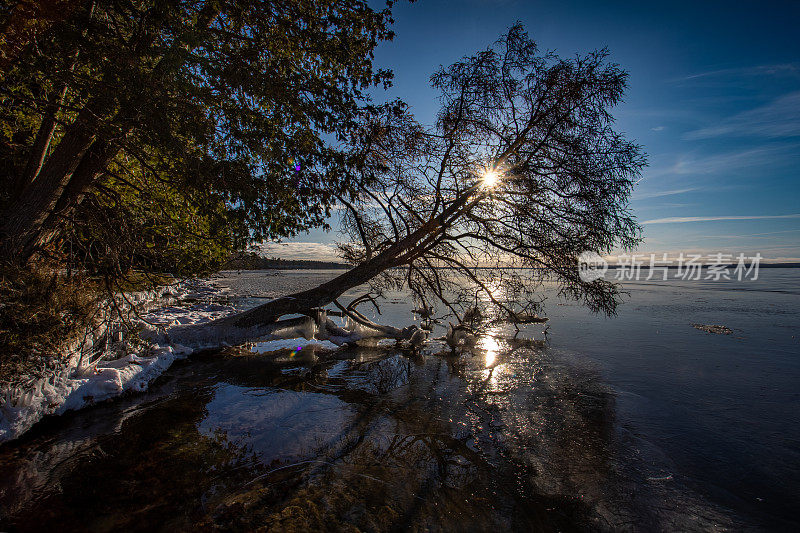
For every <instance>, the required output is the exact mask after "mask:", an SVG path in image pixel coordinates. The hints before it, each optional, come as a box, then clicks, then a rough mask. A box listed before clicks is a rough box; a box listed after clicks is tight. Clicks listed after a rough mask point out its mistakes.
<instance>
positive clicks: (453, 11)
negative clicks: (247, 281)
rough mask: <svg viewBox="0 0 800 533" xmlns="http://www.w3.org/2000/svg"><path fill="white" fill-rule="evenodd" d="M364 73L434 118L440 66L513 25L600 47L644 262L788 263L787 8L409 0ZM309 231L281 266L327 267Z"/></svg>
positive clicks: (797, 139) (798, 204) (797, 217)
mask: <svg viewBox="0 0 800 533" xmlns="http://www.w3.org/2000/svg"><path fill="white" fill-rule="evenodd" d="M394 12H395V20H396V23H395V26H394V29H395V31H396V34H397V35H396V37H395V40H394V41H393V42H390V43H384V44H382V45H381V46H380V48H379V50H378V53H377V54H376V64H377V65H379V66H381V67H387V68H391V69H392V70H394V73H395V81H394V86H393V88H392V89H391V90H390V91H389V94H388V95H386V96H387V97H392V98H393V97H400V98H402V99H404V100H405V101H406V102H408V103H409V104H410V105H411V107H412V110H413V112H414V113H415V115H416V116H417V118H418V119H419V120H420V121H422V122H425V123H429V122H431V121H432V120H433V116H434V114H435V112H436V109H437V101H436V96H437V94H436V93H435V92H434V91H433V90H432V89H431V88H430V86H429V83H428V79H429V77H430V75H431V73H432V72H433V71H434V70H435V69H436V68H437V67H438V66H439V65H448V64H450V63H452V62H453V61H456V60H458V59H459V58H460V57H462V56H464V55H467V54H471V53H474V52H475V51H477V50H479V49H483V48H486V47H487V46H488V45H490V44H491V43H492V42H493V41H494V40H496V39H497V37H498V36H499V35H500V34H501V33H502V32H503V31H505V30H506V29H507V28H508V27H509V26H510V25H512V24H513V23H514V22H515V21H517V20H519V21H521V22H522V23H523V24H524V25H525V28H526V29H527V31H528V33H529V34H530V36H531V37H532V38H533V39H534V40H535V41H536V42H537V43H538V45H539V47H540V49H542V50H554V51H555V52H556V53H558V54H559V55H562V56H567V55H572V54H575V53H576V52H577V53H585V52H588V51H590V50H593V49H596V48H602V47H608V48H609V50H610V52H611V59H612V60H613V61H615V62H617V63H619V64H621V65H622V67H623V68H625V69H626V70H627V71H628V72H629V73H630V79H629V88H628V90H627V94H626V98H625V102H624V103H623V104H621V105H620V106H618V107H617V108H616V110H615V112H614V115H615V116H616V117H617V125H618V129H619V130H620V131H623V132H625V133H626V134H627V135H628V136H629V138H632V139H635V140H636V141H638V142H639V143H640V144H642V145H643V146H644V148H645V150H646V152H647V153H648V157H649V162H650V166H649V168H648V169H646V171H645V172H644V178H643V179H642V181H641V182H640V183H639V184H638V186H637V188H636V191H635V193H634V195H633V200H632V204H631V205H632V207H633V209H634V212H635V214H636V216H637V218H638V220H639V221H640V222H641V223H642V224H643V227H644V235H645V238H646V241H645V243H644V244H643V245H642V246H641V247H640V248H639V251H640V252H643V253H651V252H657V253H663V252H667V253H679V252H681V251H684V252H689V253H704V254H711V253H716V252H728V253H739V252H744V253H747V254H749V255H750V254H754V253H755V252H760V253H761V254H762V255H763V256H764V257H765V258H771V259H774V260H800V259H798V258H800V201H798V200H800V38H798V27H800V2H744V1H742V2H731V1H728V2H716V1H695V2H680V1H672V2H660V3H655V2H653V3H651V2H627V1H618V2H594V1H523V0H494V1H492V0H462V1H447V0H420V1H419V2H416V3H414V4H407V3H400V4H398V5H397V6H396V8H395V10H394ZM337 238H338V236H337V234H336V233H335V232H331V233H324V232H322V231H313V232H311V233H310V234H308V235H304V236H302V237H299V238H297V239H293V241H292V242H293V243H300V242H302V243H303V244H292V243H290V244H289V245H287V246H284V247H280V248H276V247H271V248H270V249H269V253H270V254H274V255H280V256H282V257H295V258H300V257H308V258H322V257H326V258H332V251H333V248H332V244H331V243H332V242H333V241H335V240H336V239H337Z"/></svg>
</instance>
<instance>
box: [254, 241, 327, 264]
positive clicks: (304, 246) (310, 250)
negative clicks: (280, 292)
mask: <svg viewBox="0 0 800 533" xmlns="http://www.w3.org/2000/svg"><path fill="white" fill-rule="evenodd" d="M259 249H260V250H259V251H260V253H261V254H262V255H264V256H266V257H277V258H280V259H294V260H304V261H335V262H340V261H341V258H340V257H339V256H338V253H337V252H338V250H337V248H336V246H335V245H333V244H330V243H322V242H283V243H265V244H262V245H261V246H259Z"/></svg>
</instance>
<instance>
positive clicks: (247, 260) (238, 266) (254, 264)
mask: <svg viewBox="0 0 800 533" xmlns="http://www.w3.org/2000/svg"><path fill="white" fill-rule="evenodd" d="M331 268H341V269H347V268H351V266H350V265H347V264H344V263H334V262H331V261H306V260H301V259H278V258H277V257H263V256H260V255H258V254H256V253H253V252H251V253H249V254H245V255H241V256H238V257H234V258H233V259H231V260H230V261H228V262H227V263H225V266H224V267H223V270H269V269H281V270H297V269H331Z"/></svg>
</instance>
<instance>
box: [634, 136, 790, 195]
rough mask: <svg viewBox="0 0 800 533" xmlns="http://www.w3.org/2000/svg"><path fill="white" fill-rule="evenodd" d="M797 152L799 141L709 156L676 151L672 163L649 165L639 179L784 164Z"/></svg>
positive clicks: (732, 170) (715, 172) (705, 173)
mask: <svg viewBox="0 0 800 533" xmlns="http://www.w3.org/2000/svg"><path fill="white" fill-rule="evenodd" d="M798 153H800V144H798V143H786V144H781V145H778V146H766V147H760V148H750V149H746V150H738V151H732V152H723V153H718V154H711V155H697V154H694V153H684V154H679V155H678V156H677V157H676V161H675V163H673V164H672V165H669V166H662V167H654V168H648V169H647V170H645V174H644V176H643V177H642V179H640V180H639V181H640V182H641V181H644V180H651V179H653V178H659V177H663V176H693V175H695V176H696V175H712V174H732V173H739V172H741V171H742V170H746V169H753V168H756V167H762V168H767V167H773V166H775V165H785V164H786V163H787V161H788V160H789V159H797V158H798ZM705 188H708V187H705Z"/></svg>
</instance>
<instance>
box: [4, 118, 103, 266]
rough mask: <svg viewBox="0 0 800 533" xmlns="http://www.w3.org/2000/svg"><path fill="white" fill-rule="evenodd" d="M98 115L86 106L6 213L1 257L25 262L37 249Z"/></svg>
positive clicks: (87, 144) (84, 149) (93, 133)
mask: <svg viewBox="0 0 800 533" xmlns="http://www.w3.org/2000/svg"><path fill="white" fill-rule="evenodd" d="M97 123H98V119H97V115H96V114H95V113H93V112H92V111H91V110H89V109H88V108H84V109H83V110H82V111H81V112H80V114H79V116H78V118H77V120H76V121H75V123H74V124H73V125H72V126H71V127H70V128H69V129H68V130H67V132H66V133H65V134H64V137H63V138H62V139H61V141H60V142H59V143H58V146H56V148H55V150H54V151H53V154H52V155H51V156H50V157H49V158H47V162H46V163H45V164H44V167H43V168H42V170H41V172H40V173H39V176H38V178H37V179H36V180H35V181H34V182H33V183H31V184H30V185H28V187H26V188H25V190H24V191H23V192H22V194H21V195H20V197H19V199H18V201H17V202H16V203H15V204H14V205H13V206H12V207H11V209H10V210H9V212H8V213H7V214H6V220H5V224H4V225H3V228H2V230H0V236H2V239H3V241H2V249H0V260H4V261H8V262H12V263H17V264H24V263H26V262H27V261H28V259H29V258H30V256H31V254H32V252H33V244H34V243H35V241H36V238H37V236H38V234H39V231H40V230H41V227H42V223H43V222H44V221H45V220H46V219H47V217H48V216H50V214H51V213H52V212H53V208H54V207H55V206H56V203H57V202H58V200H59V199H60V198H61V194H62V193H63V191H64V188H65V187H66V186H67V184H68V183H69V180H70V179H71V178H72V175H73V173H74V172H75V169H76V168H77V167H78V164H79V163H80V162H81V159H82V158H83V156H84V154H85V153H86V151H87V150H88V149H89V146H91V144H92V142H93V141H94V137H95V132H96V131H97Z"/></svg>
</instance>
